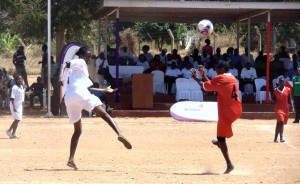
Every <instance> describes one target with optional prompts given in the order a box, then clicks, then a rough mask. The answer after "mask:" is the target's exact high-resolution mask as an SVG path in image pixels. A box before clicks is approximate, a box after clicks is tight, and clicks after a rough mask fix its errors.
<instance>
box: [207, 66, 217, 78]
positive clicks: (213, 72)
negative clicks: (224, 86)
mask: <svg viewBox="0 0 300 184" xmlns="http://www.w3.org/2000/svg"><path fill="white" fill-rule="evenodd" d="M216 65H217V63H215V65H214V67H212V68H210V69H209V70H208V72H207V77H208V78H209V79H213V78H214V77H215V76H217V75H218V74H217V71H216V68H215V67H216Z"/></svg>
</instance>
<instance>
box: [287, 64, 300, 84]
mask: <svg viewBox="0 0 300 184" xmlns="http://www.w3.org/2000/svg"><path fill="white" fill-rule="evenodd" d="M298 66H299V65H298V62H293V68H292V69H291V70H290V71H289V74H290V79H292V80H293V79H294V77H296V76H297V72H298Z"/></svg>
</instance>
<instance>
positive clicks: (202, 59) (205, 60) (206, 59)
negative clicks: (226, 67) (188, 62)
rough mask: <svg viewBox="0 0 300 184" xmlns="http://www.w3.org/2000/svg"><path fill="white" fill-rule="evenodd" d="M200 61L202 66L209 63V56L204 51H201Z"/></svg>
mask: <svg viewBox="0 0 300 184" xmlns="http://www.w3.org/2000/svg"><path fill="white" fill-rule="evenodd" d="M201 61H202V62H203V63H204V66H206V65H208V64H209V63H210V55H208V54H207V53H206V51H205V50H203V53H202V56H201Z"/></svg>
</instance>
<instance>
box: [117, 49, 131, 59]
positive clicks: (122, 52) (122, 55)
mask: <svg viewBox="0 0 300 184" xmlns="http://www.w3.org/2000/svg"><path fill="white" fill-rule="evenodd" d="M119 57H120V58H128V59H133V54H131V52H129V51H127V52H124V51H122V50H121V51H120V53H119Z"/></svg>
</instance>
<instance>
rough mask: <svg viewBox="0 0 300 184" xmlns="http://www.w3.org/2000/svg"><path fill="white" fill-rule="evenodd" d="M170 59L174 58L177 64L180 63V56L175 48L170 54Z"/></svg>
mask: <svg viewBox="0 0 300 184" xmlns="http://www.w3.org/2000/svg"><path fill="white" fill-rule="evenodd" d="M171 59H172V60H175V61H176V62H177V66H179V64H180V63H181V57H180V55H179V54H178V51H177V49H173V51H172V54H171Z"/></svg>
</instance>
